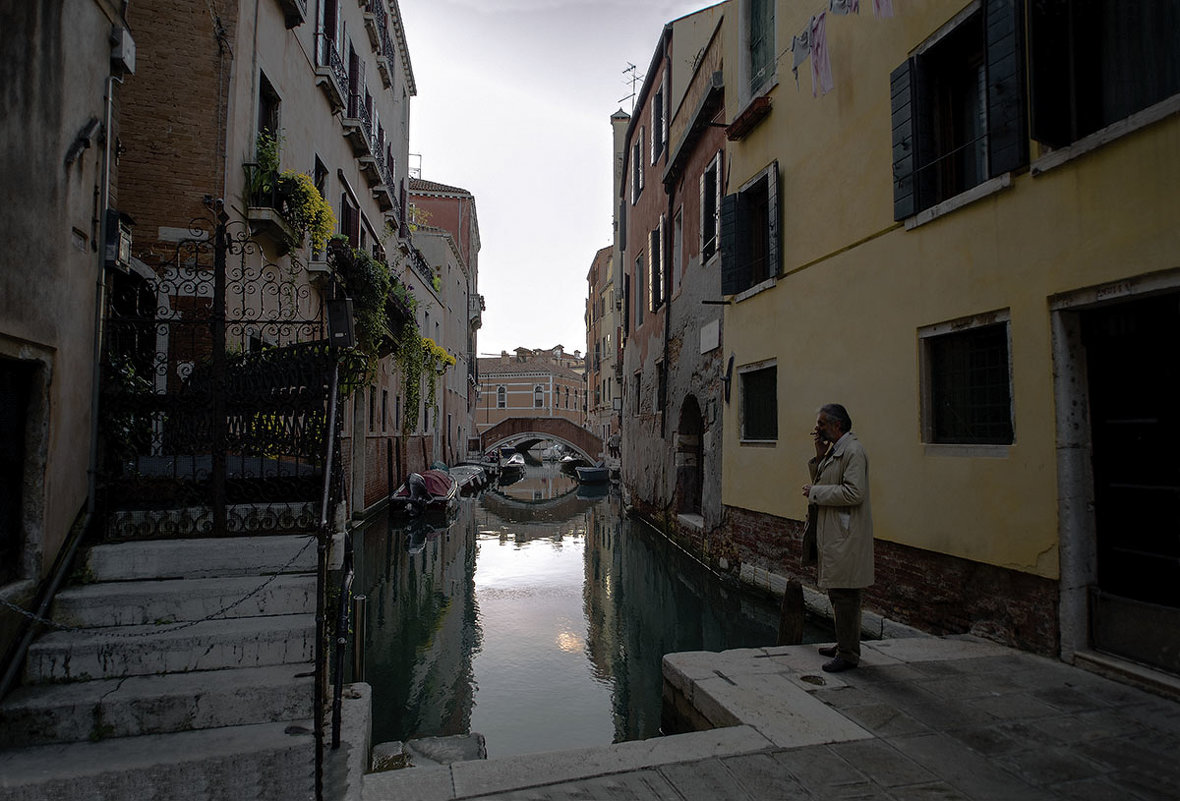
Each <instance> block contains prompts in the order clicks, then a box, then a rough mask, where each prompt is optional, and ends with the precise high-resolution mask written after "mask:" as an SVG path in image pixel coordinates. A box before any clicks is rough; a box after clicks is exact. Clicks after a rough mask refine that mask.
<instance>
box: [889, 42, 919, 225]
mask: <svg viewBox="0 0 1180 801" xmlns="http://www.w3.org/2000/svg"><path fill="white" fill-rule="evenodd" d="M914 72H915V66H914V64H913V62H912V61H905V62H903V63H902V65H901V66H900V67H898V68H897V69H895V70H894V71H893V72H892V73H891V74H890V76H889V103H890V113H891V116H892V120H893V219H895V220H904V219H905V218H906V217H911V216H913V214H914V213H915V212H916V211H917V196H916V185H915V183H914V170H915V169H916V168H917V163H916V161H915V159H916V156H917V154H916V146H917V138H916V137H915V136H914V128H915V126H914V123H915V120H914Z"/></svg>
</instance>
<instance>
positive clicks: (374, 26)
mask: <svg viewBox="0 0 1180 801" xmlns="http://www.w3.org/2000/svg"><path fill="white" fill-rule="evenodd" d="M363 5H364V7H365V10H364V12H363V14H362V16H363V17H364V20H365V33H367V34H369V44H370V45H372V46H373V49H374V50H377V49H378V48H379V47H380V46H381V34H380V31H381V30H382V29H384V28H385V2H384V0H364V2H363Z"/></svg>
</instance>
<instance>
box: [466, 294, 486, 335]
mask: <svg viewBox="0 0 1180 801" xmlns="http://www.w3.org/2000/svg"><path fill="white" fill-rule="evenodd" d="M486 309H487V306H486V305H484V299H483V295H472V296H471V298H470V303H469V304H468V310H469V312H470V314H469V315H468V318H467V321H468V322H469V323H470V324H471V327H472V328H479V327H481V326H482V325H483V312H484V311H485V310H486Z"/></svg>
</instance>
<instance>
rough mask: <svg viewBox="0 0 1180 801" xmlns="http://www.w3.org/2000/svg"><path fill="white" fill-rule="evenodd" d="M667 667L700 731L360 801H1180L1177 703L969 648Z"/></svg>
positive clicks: (760, 652) (458, 773)
mask: <svg viewBox="0 0 1180 801" xmlns="http://www.w3.org/2000/svg"><path fill="white" fill-rule="evenodd" d="M823 661H824V659H823V658H822V657H820V656H819V655H818V654H817V653H816V652H815V647H814V646H789V647H783V648H765V649H744V650H740V651H727V652H724V653H720V654H706V653H691V654H673V655H669V656H668V657H666V658H665V662H664V676H665V682H666V685H667V688H668V689H669V691H672V690H674V691H675V692H672V695H673V696H674V697H675V698H674V703H675V704H676V706H677V707H678V708H679V709H680V711H682V712H687V713H688V714H689V715H690V716H691V715H693V714H695V715H698V716H699V723H700V725H710V724H712V725H715V726H717V728H712V729H709V730H706V731H696V732H692V733H688V734H678V735H671V736H667V737H660V738H655V739H652V740H647V741H643V742H633V743H620V744H618V745H612V746H604V747H601V748H592V749H583V750H579V751H566V752H552V753H545V754H530V755H524V756H518V757H512V758H508V759H494V760H488V761H475V762H457V763H455V764H452V765H449V766H442V767H429V768H410V769H406V770H401V771H392V772H388V773H378V774H370V775H368V776H366V777H365V779H364V788H363V797H364V799H365V801H395V800H398V799H415V801H454V800H455V799H485V800H489V801H490V799H502V800H503V801H509V800H511V801H526V800H527V801H534V800H535V801H542V800H545V801H549V800H552V801H559V800H565V799H569V801H573V800H574V799H579V800H581V799H602V801H623V800H624V799H635V800H636V801H640V800H641V799H643V800H646V799H659V800H660V801H698V800H699V801H729V800H730V799H732V800H733V801H739V800H740V801H755V800H756V799H758V800H761V799H861V800H867V799H874V800H876V799H882V800H885V799H897V800H898V801H902V800H903V799H904V800H905V801H909V800H910V799H914V800H916V801H926V800H927V799H929V800H930V801H934V800H935V799H937V800H938V801H951V800H952V799H956V800H957V799H971V800H972V801H977V800H978V801H981V800H982V799H989V800H990V799H1001V800H1002V801H1009V800H1011V801H1026V800H1027V801H1034V800H1036V801H1040V800H1041V799H1070V800H1071V801H1075V800H1076V801H1091V800H1093V801H1098V800H1099V799H1118V801H1135V800H1136V799H1141V800H1143V801H1155V800H1156V799H1159V800H1161V801H1162V799H1172V800H1173V801H1174V800H1175V799H1180V703H1177V702H1175V701H1171V700H1166V699H1164V698H1162V697H1160V696H1157V695H1152V694H1149V693H1146V692H1143V691H1140V690H1137V689H1134V688H1133V687H1130V686H1127V685H1125V684H1121V683H1118V682H1115V681H1112V680H1109V679H1106V678H1103V677H1101V676H1099V675H1097V674H1095V673H1091V672H1088V671H1085V670H1082V669H1080V668H1076V667H1071V666H1069V665H1065V664H1063V663H1061V662H1058V661H1055V660H1050V659H1045V658H1041V657H1037V656H1032V655H1030V654H1025V653H1021V652H1019V651H1014V650H1011V649H1008V648H1003V647H1000V646H997V645H993V644H991V643H986V642H982V641H979V640H975V639H972V638H914V639H898V640H881V641H876V642H872V643H866V644H865V648H864V657H863V661H862V663H861V667H860V668H859V669H857V670H853V671H849V672H847V673H841V674H838V675H834V676H833V675H829V674H825V673H823V672H822V671H820V670H819V666H820V665H821V664H822V662H823Z"/></svg>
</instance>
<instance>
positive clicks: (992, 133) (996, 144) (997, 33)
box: [984, 0, 1028, 178]
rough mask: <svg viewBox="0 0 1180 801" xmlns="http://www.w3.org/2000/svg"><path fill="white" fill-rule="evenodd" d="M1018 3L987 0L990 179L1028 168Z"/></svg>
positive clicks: (985, 18)
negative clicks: (1026, 166)
mask: <svg viewBox="0 0 1180 801" xmlns="http://www.w3.org/2000/svg"><path fill="white" fill-rule="evenodd" d="M1023 6H1024V3H1023V2H1022V0H987V4H986V6H985V8H984V23H985V24H986V25H987V138H988V164H989V166H990V171H991V177H993V178H994V177H995V176H997V175H1002V174H1004V173H1006V172H1011V171H1012V170H1015V169H1019V168H1020V167H1023V166H1025V165H1026V164H1028V136H1027V134H1026V133H1025V131H1026V130H1027V128H1028V125H1027V123H1026V122H1025V114H1024V57H1023V54H1024V42H1023V40H1024V26H1023V24H1022V22H1023V13H1024V8H1023Z"/></svg>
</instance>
